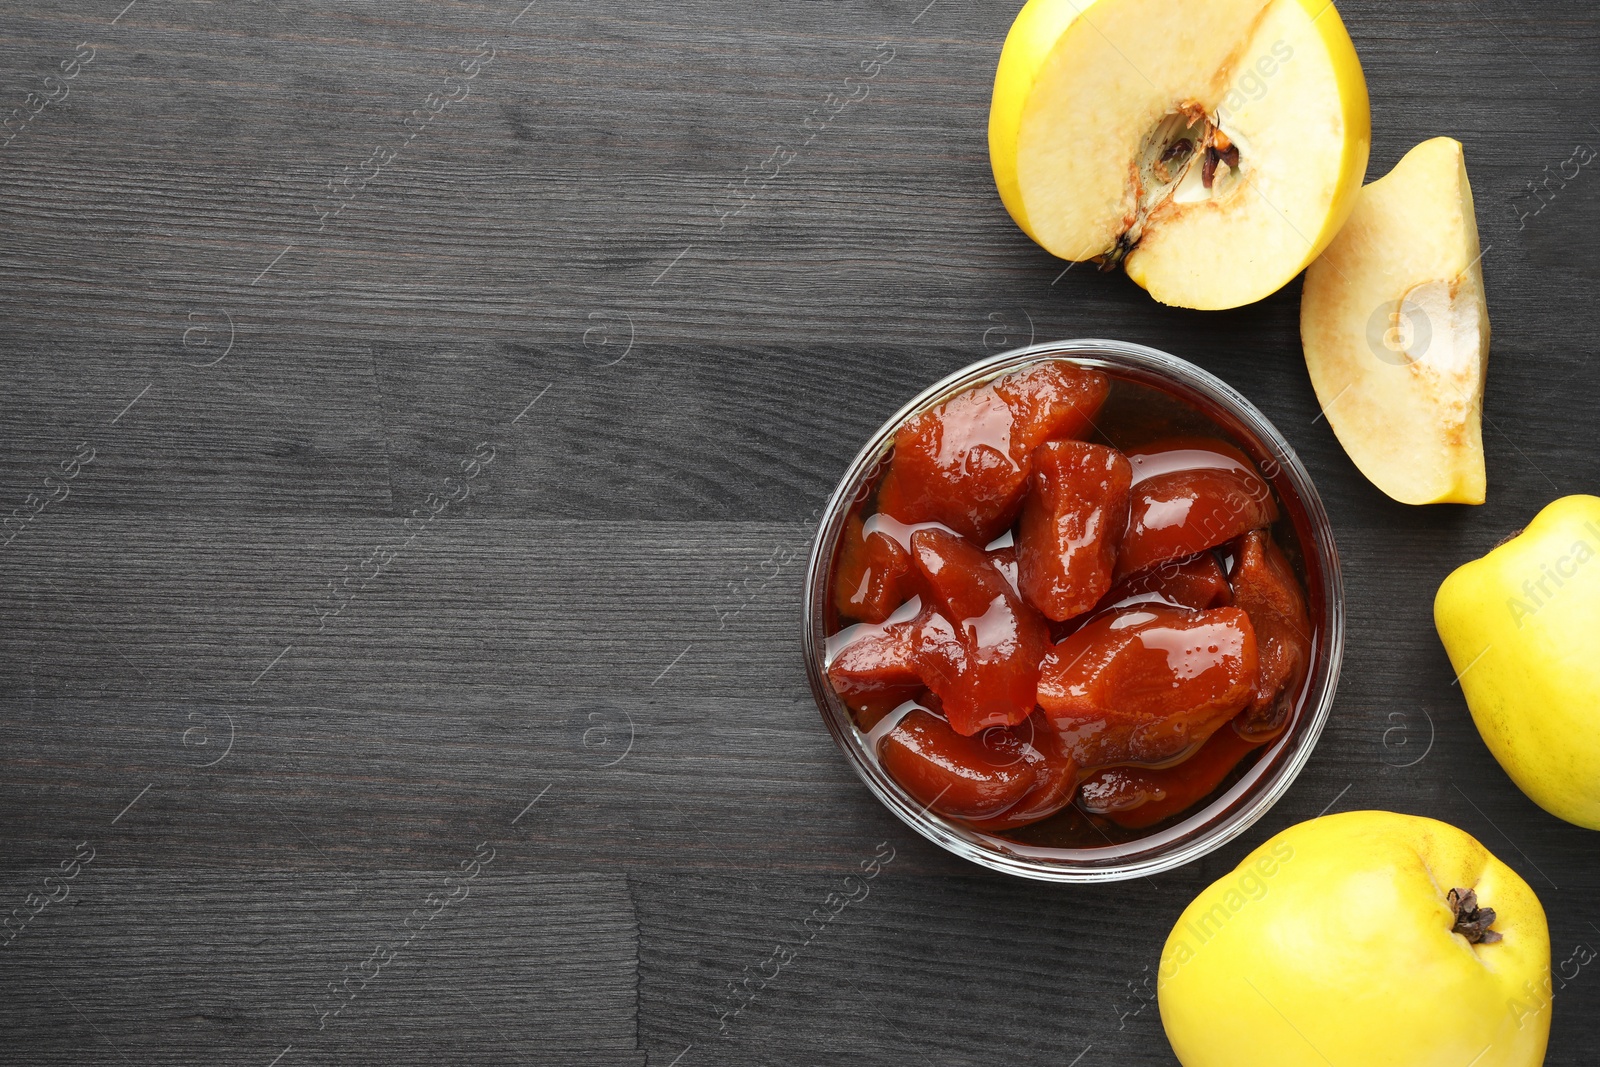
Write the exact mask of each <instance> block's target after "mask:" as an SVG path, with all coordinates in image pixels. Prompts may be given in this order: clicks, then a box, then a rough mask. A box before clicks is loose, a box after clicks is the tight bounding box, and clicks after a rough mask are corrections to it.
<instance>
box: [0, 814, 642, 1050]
mask: <svg viewBox="0 0 1600 1067" xmlns="http://www.w3.org/2000/svg"><path fill="white" fill-rule="evenodd" d="M130 817H131V816H130ZM488 832H489V833H490V834H491V837H493V838H496V839H498V841H499V850H498V851H497V849H496V846H495V845H494V844H487V845H485V846H483V847H481V848H480V846H479V842H477V841H476V840H473V841H466V840H458V842H457V852H458V853H459V854H460V855H459V859H460V861H461V864H473V866H467V867H463V866H461V865H460V864H456V863H452V864H450V865H449V866H448V867H443V868H441V869H439V870H436V871H433V872H427V873H422V872H417V871H412V872H384V873H367V872H361V871H355V870H353V869H351V868H339V869H328V868H324V869H322V870H320V871H314V870H308V871H303V872H298V873H296V874H292V875H287V874H282V873H272V872H264V871H257V872H253V873H251V874H248V875H245V876H243V877H241V876H240V874H239V873H237V872H229V871H224V870H218V869H216V868H213V867H191V868H186V869H174V870H168V871H159V872H151V871H146V870H142V869H139V868H128V867H112V866H109V864H111V863H116V862H118V861H117V859H116V858H115V855H116V852H117V846H116V845H115V844H114V843H113V842H112V841H111V840H110V836H111V835H110V833H108V831H106V830H101V831H99V832H96V833H94V834H93V835H92V837H93V841H91V842H90V843H89V845H88V846H87V849H86V850H82V851H75V850H74V847H73V846H71V845H69V846H68V847H67V849H66V850H65V851H64V853H63V859H64V860H66V859H71V858H74V857H88V859H87V862H85V863H83V864H82V865H79V866H76V867H75V868H74V867H68V868H67V872H68V874H70V873H71V872H73V871H74V869H75V870H76V874H75V877H68V875H67V874H63V873H62V872H61V871H59V870H57V869H56V868H55V867H52V868H50V870H51V871H52V872H53V873H55V874H56V875H57V879H58V880H57V881H56V882H53V883H51V884H50V886H49V888H48V889H45V888H43V887H42V886H40V887H35V888H36V889H38V891H39V892H40V893H41V894H53V895H55V896H57V897H59V898H60V900H59V902H58V903H53V904H49V905H46V906H45V907H44V909H43V910H42V911H40V912H39V913H38V915H37V916H36V917H35V918H33V919H32V921H31V922H29V923H28V924H27V925H26V926H24V927H23V928H22V929H21V931H20V932H19V933H17V934H16V935H15V936H14V937H13V938H12V940H11V941H10V943H9V944H8V945H7V946H6V947H5V948H4V949H3V950H0V952H3V959H0V967H4V968H5V972H4V973H5V974H6V976H7V984H8V987H9V990H10V992H9V996H8V1000H9V1002H10V1004H11V1007H12V1010H11V1011H10V1012H8V1013H7V1022H6V1040H7V1043H8V1044H10V1045H11V1047H13V1048H18V1047H26V1048H27V1049H29V1055H28V1060H29V1062H32V1063H81V1062H84V1058H85V1057H90V1058H92V1060H93V1061H94V1062H124V1061H130V1062H131V1061H132V1060H133V1059H134V1058H135V1057H136V1058H137V1059H138V1060H139V1061H140V1062H146V1063H162V1064H199V1063H215V1062H218V1060H219V1059H228V1060H230V1061H245V1062H249V1061H255V1060H259V1061H260V1062H261V1063H266V1062H268V1061H270V1060H272V1059H273V1058H274V1057H275V1056H277V1057H281V1059H279V1060H278V1061H277V1062H279V1063H285V1064H287V1063H295V1064H319V1063H335V1062H344V1061H345V1060H347V1059H348V1058H349V1057H351V1056H357V1057H362V1056H371V1057H377V1058H381V1059H382V1060H383V1061H384V1062H387V1063H403V1064H422V1063H437V1062H440V1061H441V1059H442V1058H447V1057H448V1058H452V1059H453V1058H456V1057H470V1058H471V1059H472V1060H473V1061H474V1062H485V1063H535V1064H546V1063H548V1064H556V1063H577V1064H593V1065H595V1067H623V1065H634V1067H641V1065H642V1064H643V1062H644V1060H643V1056H641V1055H640V1054H639V1053H637V1052H636V1051H633V1050H634V1045H635V1040H636V1033H635V1019H634V1003H635V1001H634V984H635V962H636V959H637V955H636V954H637V945H636V931H635V923H634V918H633V909H632V904H631V901H630V898H629V895H628V889H627V885H626V883H625V880H624V879H622V878H620V877H618V876H616V875H601V874H591V875H579V874H556V875H552V874H549V873H543V872H539V873H533V872H529V871H528V870H527V869H526V868H527V857H525V856H524V857H520V858H519V857H518V856H517V855H516V845H515V843H513V844H512V845H511V847H509V848H507V847H506V845H507V842H506V841H505V839H504V837H503V835H498V834H495V833H493V832H492V831H488ZM197 858H198V857H197ZM478 861H482V862H481V863H480V862H478ZM518 866H521V867H522V868H523V869H522V870H518V869H517V867H518ZM508 868H510V869H508Z"/></svg>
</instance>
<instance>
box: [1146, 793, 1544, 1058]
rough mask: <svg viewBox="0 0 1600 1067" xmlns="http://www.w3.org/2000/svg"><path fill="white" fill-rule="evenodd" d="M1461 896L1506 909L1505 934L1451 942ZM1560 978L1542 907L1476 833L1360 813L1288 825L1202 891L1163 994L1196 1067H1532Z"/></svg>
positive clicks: (1166, 961)
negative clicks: (1460, 892)
mask: <svg viewBox="0 0 1600 1067" xmlns="http://www.w3.org/2000/svg"><path fill="white" fill-rule="evenodd" d="M1263 864H1265V866H1263ZM1264 871H1265V872H1266V873H1263V872H1264ZM1452 888H1463V889H1476V891H1477V893H1478V896H1479V903H1480V906H1486V907H1492V908H1494V909H1495V911H1496V913H1497V916H1498V918H1497V919H1496V922H1495V924H1494V926H1493V929H1494V930H1495V931H1497V932H1499V933H1500V934H1501V935H1502V936H1503V938H1504V939H1503V940H1502V941H1499V942H1497V943H1494V944H1478V945H1473V944H1470V943H1469V942H1468V941H1467V939H1466V938H1465V937H1462V936H1461V935H1458V934H1455V933H1452V932H1451V927H1452V925H1453V923H1454V920H1455V916H1454V913H1453V912H1452V911H1451V909H1450V907H1449V905H1448V904H1447V903H1446V894H1447V893H1448V892H1449V890H1450V889H1452ZM1549 968H1550V942H1549V932H1548V929H1547V927H1546V924H1545V918H1544V910H1543V908H1542V907H1541V906H1540V904H1539V901H1538V898H1537V897H1536V896H1534V894H1533V891H1532V890H1531V889H1530V888H1529V887H1528V885H1527V883H1525V882H1524V881H1523V880H1522V879H1521V878H1519V877H1518V876H1517V874H1516V873H1515V872H1514V871H1512V870H1510V869H1509V868H1507V867H1506V866H1505V865H1504V864H1502V863H1500V861H1499V860H1497V859H1495V857H1494V856H1492V855H1490V854H1489V853H1488V851H1487V850H1485V849H1484V848H1483V846H1481V845H1480V844H1478V842H1477V841H1475V840H1473V839H1472V838H1471V837H1470V836H1469V835H1467V834H1465V833H1463V832H1462V831H1460V830H1457V829H1456V828H1454V827H1452V826H1449V825H1447V824H1444V823H1440V822H1435V821H1434V820H1431V819H1421V818H1416V817H1413V816H1407V815H1396V814H1393V813H1390V812H1348V813H1343V814H1340V815H1334V816H1329V817H1327V818H1323V819H1316V820H1313V821H1311V822H1308V823H1302V824H1300V825H1299V826H1296V827H1293V828H1291V829H1289V830H1287V831H1285V832H1284V833H1282V834H1280V835H1278V836H1277V837H1276V838H1274V839H1273V840H1272V841H1269V842H1268V843H1267V844H1266V845H1263V846H1262V847H1261V848H1260V849H1258V850H1257V851H1256V852H1254V853H1252V854H1251V855H1250V856H1249V857H1247V858H1246V859H1245V861H1244V862H1243V863H1241V864H1240V865H1239V867H1238V869H1237V870H1235V871H1234V872H1233V873H1232V874H1230V875H1228V876H1226V877H1224V878H1223V879H1221V880H1220V881H1218V882H1217V883H1216V884H1214V885H1212V886H1211V887H1210V888H1208V889H1207V890H1206V891H1205V892H1203V893H1202V894H1201V895H1200V896H1199V897H1198V898H1197V899H1196V900H1195V902H1194V903H1193V904H1191V905H1190V906H1189V908H1188V909H1187V910H1186V911H1185V912H1184V913H1183V916H1182V917H1181V918H1180V919H1179V920H1178V923H1177V925H1176V926H1175V927H1174V929H1173V932H1172V935H1171V937H1170V938H1169V939H1168V941H1167V945H1166V949H1165V951H1164V952H1163V954H1162V960H1161V970H1160V974H1159V978H1158V983H1159V984H1158V992H1159V1000H1160V1006H1161V1019H1162V1023H1163V1025H1164V1026H1165V1028H1166V1031H1167V1036H1168V1038H1169V1040H1170V1041H1171V1042H1172V1046H1173V1051H1174V1052H1175V1053H1177V1056H1178V1059H1179V1060H1180V1061H1181V1062H1182V1063H1183V1064H1184V1067H1327V1065H1328V1064H1329V1063H1333V1064H1340V1065H1344V1064H1350V1065H1360V1067H1465V1065H1466V1064H1472V1065H1473V1067H1536V1065H1538V1064H1539V1063H1540V1062H1541V1061H1542V1060H1543V1057H1544V1050H1545V1043H1546V1040H1547V1038H1548V1033H1549V1025H1550V1016H1551V1013H1550V995H1549V989H1548V979H1549Z"/></svg>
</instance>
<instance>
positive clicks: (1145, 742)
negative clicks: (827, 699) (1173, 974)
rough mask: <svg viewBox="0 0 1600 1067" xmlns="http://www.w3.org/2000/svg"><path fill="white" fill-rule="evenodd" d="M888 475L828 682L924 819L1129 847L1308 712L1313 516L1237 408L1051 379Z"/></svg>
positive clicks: (1016, 385) (1041, 369) (945, 424)
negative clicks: (1306, 519) (1299, 535)
mask: <svg viewBox="0 0 1600 1067" xmlns="http://www.w3.org/2000/svg"><path fill="white" fill-rule="evenodd" d="M881 469H882V470H883V474H882V477H881V479H880V480H879V482H878V483H877V484H876V485H875V486H873V487H871V491H870V492H869V494H867V495H866V496H865V498H864V500H863V502H862V503H861V504H859V505H858V506H857V507H856V509H855V510H854V511H853V512H852V513H851V514H850V515H849V516H848V517H847V520H846V524H845V529H844V532H843V535H842V538H841V541H840V543H839V544H838V545H837V546H836V548H835V551H834V556H833V574H832V583H831V589H832V597H831V602H830V607H829V610H830V617H831V618H832V619H833V621H834V625H833V627H832V631H833V634H832V636H831V637H830V638H829V639H828V647H827V674H828V680H829V682H830V683H831V684H832V686H833V688H834V691H835V692H836V693H837V694H838V695H839V698H840V699H841V700H842V701H843V702H844V703H845V704H846V705H847V706H848V707H849V708H850V709H851V711H852V713H853V714H854V716H855V719H856V725H857V726H858V727H859V728H860V729H861V730H862V731H863V732H864V733H865V735H866V736H867V738H868V740H869V743H870V746H871V748H872V750H873V752H874V754H875V755H876V757H877V759H878V760H879V763H880V765H881V766H882V767H883V769H884V770H885V771H886V772H887V773H888V774H889V775H890V776H891V777H893V778H894V780H895V781H896V782H898V783H899V784H900V786H901V787H902V788H903V789H905V791H906V792H907V793H908V794H909V795H910V796H911V797H912V798H914V799H915V800H916V801H917V802H918V803H919V804H922V805H924V806H925V807H926V808H928V809H929V810H931V811H934V812H937V813H938V814H940V815H942V816H944V817H946V818H949V819H953V820H958V821H961V822H964V823H966V824H967V825H969V826H972V827H973V828H975V829H978V830H982V831H984V832H987V833H992V834H997V835H1000V836H1003V837H1007V838H1010V839H1013V840H1016V841H1018V842H1021V843H1024V844H1029V845H1035V846H1047V847H1063V848H1093V847H1097V846H1102V845H1106V844H1116V843H1121V842H1125V841H1128V840H1132V839H1134V838H1137V837H1140V836H1143V835H1145V834H1148V833H1151V832H1154V831H1155V830H1158V829H1160V828H1163V827H1165V826H1168V825H1171V824H1173V823H1175V822H1177V821H1179V820H1181V819H1182V818H1183V817H1184V816H1185V815H1186V814H1187V813H1189V812H1192V811H1194V810H1196V809H1197V808H1199V807H1201V806H1203V805H1204V804H1206V803H1207V802H1208V801H1209V800H1211V799H1212V798H1214V797H1216V796H1218V795H1219V794H1220V793H1221V792H1222V791H1224V790H1226V789H1227V788H1228V787H1229V786H1231V785H1232V784H1233V783H1234V782H1236V781H1237V780H1238V779H1239V777H1240V776H1241V775H1242V774H1243V773H1245V771H1246V770H1247V768H1248V767H1249V766H1250V765H1251V764H1252V763H1254V762H1255V761H1256V760H1258V759H1259V758H1260V756H1261V753H1262V752H1263V751H1264V750H1265V749H1266V748H1267V746H1269V745H1270V743H1271V742H1273V741H1274V740H1276V739H1277V738H1279V737H1281V736H1282V735H1283V733H1284V732H1285V731H1286V730H1287V729H1289V728H1290V726H1291V725H1292V724H1293V723H1294V721H1295V719H1296V716H1297V715H1298V714H1299V713H1300V706H1301V702H1302V701H1303V699H1304V697H1305V695H1306V689H1307V678H1308V675H1309V673H1310V667H1311V663H1312V657H1313V648H1314V637H1315V635H1314V633H1313V630H1312V627H1311V621H1310V616H1309V613H1308V611H1307V597H1306V586H1305V583H1304V581H1303V580H1302V578H1301V573H1302V571H1303V567H1301V566H1300V565H1298V564H1297V563H1296V562H1295V561H1297V560H1299V559H1300V550H1299V542H1298V540H1297V539H1296V536H1295V533H1294V527H1295V523H1294V522H1293V521H1292V518H1293V517H1292V516H1286V515H1285V512H1284V507H1283V506H1282V504H1281V503H1280V497H1279V496H1278V494H1276V493H1275V492H1274V490H1273V487H1272V483H1271V481H1270V480H1269V479H1268V478H1267V477H1264V476H1263V474H1262V471H1261V469H1260V467H1258V466H1257V464H1256V463H1255V461H1254V460H1252V459H1251V458H1250V456H1249V455H1248V454H1247V452H1246V451H1245V450H1244V449H1243V448H1241V447H1240V445H1239V444H1238V443H1237V440H1236V438H1235V435H1233V434H1230V433H1229V432H1228V429H1227V424H1226V422H1225V418H1224V416H1223V415H1222V414H1221V413H1220V412H1218V413H1212V412H1207V411H1205V410H1202V409H1200V408H1197V407H1195V406H1194V405H1193V404H1192V403H1189V402H1187V401H1184V400H1182V399H1180V398H1178V397H1177V396H1175V395H1172V394H1169V393H1167V392H1165V391H1164V390H1161V389H1159V388H1157V387H1156V386H1154V385H1152V384H1147V383H1144V382H1141V381H1135V380H1133V379H1131V378H1128V379H1124V378H1120V377H1113V376H1111V375H1110V374H1108V373H1106V372H1104V371H1101V370H1098V369H1092V368H1089V367H1082V366H1079V365H1077V364H1075V363H1071V362H1066V361H1054V362H1046V363H1039V364H1035V365H1032V366H1030V367H1027V368H1024V369H1022V370H1019V371H1016V372H1014V373H1011V374H1007V375H1005V376H1003V377H1000V378H995V379H993V380H991V381H989V382H986V383H984V384H982V385H978V386H975V387H973V388H971V389H968V390H966V391H965V392H963V393H960V394H958V395H956V396H954V397H952V398H950V399H949V400H946V401H945V402H944V403H942V404H940V405H938V406H937V407H933V408H930V409H928V410H925V411H923V412H921V413H920V414H917V415H915V416H913V417H912V418H910V419H909V420H907V421H906V422H905V423H904V424H903V425H902V426H901V427H900V428H899V430H898V432H897V433H896V434H895V438H894V450H893V453H892V454H891V456H890V457H889V459H888V461H887V465H886V466H885V467H882V468H881ZM1274 473H1276V472H1274Z"/></svg>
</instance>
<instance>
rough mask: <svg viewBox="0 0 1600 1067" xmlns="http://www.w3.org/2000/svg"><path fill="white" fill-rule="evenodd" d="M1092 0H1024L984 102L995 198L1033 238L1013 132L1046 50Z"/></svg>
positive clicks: (1044, 58) (1015, 138)
mask: <svg viewBox="0 0 1600 1067" xmlns="http://www.w3.org/2000/svg"><path fill="white" fill-rule="evenodd" d="M1094 2H1095V0H1076V2H1075V0H1028V3H1027V4H1025V5H1024V6H1023V8H1022V10H1021V11H1020V12H1018V13H1017V18H1016V21H1015V22H1013V23H1012V24H1011V32H1009V33H1007V34H1006V43H1005V46H1004V47H1003V48H1001V49H1000V66H999V67H998V68H997V69H996V70H995V74H994V97H993V99H992V100H991V102H990V104H989V164H990V166H991V167H992V168H993V170H994V183H995V186H996V188H998V189H999V190H1000V201H1001V203H1003V204H1005V206H1006V210H1007V211H1009V212H1010V213H1011V218H1012V220H1013V221H1014V222H1016V224H1017V225H1018V226H1020V227H1021V228H1022V232H1023V233H1025V234H1027V235H1028V236H1029V237H1032V238H1033V239H1034V240H1035V241H1037V240H1038V237H1036V236H1034V232H1033V230H1032V229H1031V228H1030V227H1029V226H1028V213H1027V211H1026V210H1025V209H1024V208H1023V206H1022V190H1021V189H1019V188H1018V187H1017V131H1018V130H1020V129H1021V128H1022V109H1023V108H1024V107H1025V106H1026V105H1027V103H1028V93H1029V91H1030V90H1032V88H1033V82H1034V79H1035V78H1037V77H1038V76H1039V71H1040V70H1041V69H1043V67H1044V63H1045V60H1046V59H1048V58H1049V56H1050V49H1052V48H1054V47H1055V43H1056V41H1057V40H1058V39H1059V38H1060V37H1061V35H1062V34H1063V33H1065V32H1066V29H1067V27H1068V26H1070V25H1072V23H1073V21H1074V20H1076V19H1077V18H1078V17H1079V16H1080V15H1081V14H1082V13H1083V12H1084V11H1087V10H1088V9H1089V8H1091V7H1093V6H1094Z"/></svg>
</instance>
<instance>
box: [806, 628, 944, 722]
mask: <svg viewBox="0 0 1600 1067" xmlns="http://www.w3.org/2000/svg"><path fill="white" fill-rule="evenodd" d="M930 614H931V612H927V611H924V610H923V609H922V603H921V601H920V600H913V601H911V602H910V603H908V604H906V605H905V606H904V607H902V608H901V610H899V611H897V612H895V614H894V615H893V616H891V617H890V618H889V619H887V620H885V621H884V622H881V623H870V622H863V623H857V624H856V625H854V626H851V627H848V628H846V629H844V630H841V631H839V632H838V633H836V634H834V635H833V636H832V637H830V638H828V681H829V682H830V683H831V684H832V685H833V691H834V692H835V693H838V694H839V699H840V700H842V701H844V703H845V706H847V707H849V708H851V709H852V710H854V711H857V712H860V713H864V714H866V715H868V716H873V717H876V716H881V715H882V714H883V713H884V712H887V711H889V710H890V709H892V708H896V707H899V706H900V705H901V704H903V703H905V702H906V701H907V700H910V699H912V698H913V697H915V696H916V695H917V694H918V693H919V692H920V691H921V690H922V676H921V675H920V674H919V673H918V671H917V666H916V659H915V655H914V652H913V648H912V641H913V635H914V633H915V631H916V629H917V627H918V626H919V625H920V624H921V623H922V622H923V621H924V620H925V619H926V618H927V616H929V615H930Z"/></svg>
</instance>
